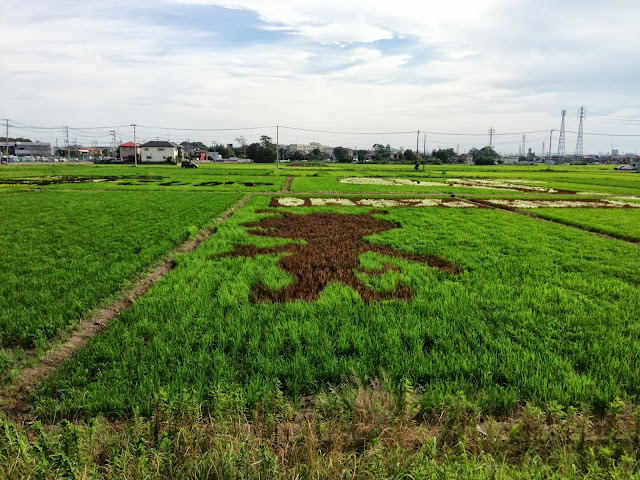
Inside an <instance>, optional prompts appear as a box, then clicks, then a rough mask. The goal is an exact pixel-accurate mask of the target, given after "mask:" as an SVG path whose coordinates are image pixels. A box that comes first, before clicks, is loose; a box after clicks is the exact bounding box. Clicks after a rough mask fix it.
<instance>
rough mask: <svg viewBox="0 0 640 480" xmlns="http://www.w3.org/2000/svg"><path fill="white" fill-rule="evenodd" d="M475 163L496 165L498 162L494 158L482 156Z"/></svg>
mask: <svg viewBox="0 0 640 480" xmlns="http://www.w3.org/2000/svg"><path fill="white" fill-rule="evenodd" d="M473 163H475V164H476V165H495V164H496V160H495V159H494V158H493V157H488V156H486V155H480V156H479V157H478V158H476V159H475V160H474V161H473Z"/></svg>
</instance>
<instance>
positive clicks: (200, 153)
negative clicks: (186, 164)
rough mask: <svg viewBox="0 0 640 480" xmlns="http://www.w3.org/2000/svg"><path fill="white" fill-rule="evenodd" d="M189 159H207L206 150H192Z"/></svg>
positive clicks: (202, 160)
mask: <svg viewBox="0 0 640 480" xmlns="http://www.w3.org/2000/svg"><path fill="white" fill-rule="evenodd" d="M189 156H190V157H191V160H198V161H200V162H204V161H205V160H206V159H207V151H206V150H194V151H193V152H191V153H190V155H189Z"/></svg>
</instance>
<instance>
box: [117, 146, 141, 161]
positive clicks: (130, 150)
mask: <svg viewBox="0 0 640 480" xmlns="http://www.w3.org/2000/svg"><path fill="white" fill-rule="evenodd" d="M134 152H136V153H137V154H138V160H140V154H141V153H142V150H141V149H140V144H139V143H133V142H127V143H123V144H122V145H120V157H121V158H123V159H124V160H125V162H133V161H134V160H135V158H134Z"/></svg>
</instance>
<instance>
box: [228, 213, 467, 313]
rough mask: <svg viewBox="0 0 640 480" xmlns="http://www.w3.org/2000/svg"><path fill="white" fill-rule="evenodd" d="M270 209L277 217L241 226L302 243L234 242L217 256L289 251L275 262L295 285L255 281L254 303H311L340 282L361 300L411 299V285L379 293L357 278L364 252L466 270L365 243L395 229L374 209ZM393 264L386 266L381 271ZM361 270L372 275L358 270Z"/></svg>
mask: <svg viewBox="0 0 640 480" xmlns="http://www.w3.org/2000/svg"><path fill="white" fill-rule="evenodd" d="M262 212H265V211H262ZM266 212H272V211H266ZM273 213H278V214H279V215H278V216H276V217H270V218H266V219H263V220H261V221H260V222H256V223H249V224H246V225H245V226H246V227H249V228H250V233H251V234H253V235H259V236H263V237H279V238H290V239H296V240H304V241H305V242H306V244H304V245H301V244H287V245H281V246H278V247H268V248H258V247H256V246H255V245H237V246H236V247H235V249H234V250H233V251H232V252H228V253H224V254H221V255H219V257H255V256H257V255H263V254H270V253H287V254H289V255H286V256H283V257H282V258H280V260H278V266H279V267H280V268H281V269H282V270H284V271H285V272H288V273H290V274H291V275H292V276H293V277H294V281H293V283H292V284H291V285H289V286H287V287H285V288H283V289H281V290H277V291H276V290H271V289H270V288H269V287H267V286H266V285H264V284H263V283H259V284H258V285H256V286H255V287H254V288H253V290H252V292H251V300H252V301H253V302H256V303H257V302H274V303H275V302H278V303H284V302H287V301H291V300H304V301H307V302H311V301H314V300H316V299H317V298H318V297H319V296H320V294H321V293H322V292H323V291H324V289H325V287H326V286H327V284H329V283H331V282H340V283H342V284H344V285H348V286H350V287H352V288H353V289H355V290H356V291H357V292H358V293H359V294H360V297H361V298H362V300H363V301H365V302H373V301H379V300H390V299H398V300H410V299H411V298H413V296H414V291H413V289H412V288H411V287H409V286H408V285H405V284H404V283H402V282H399V283H398V286H397V287H396V288H395V289H394V290H393V291H385V292H380V291H376V290H373V289H371V288H369V287H368V286H367V285H366V284H365V283H364V282H363V281H362V280H360V279H359V278H358V277H357V276H356V271H358V270H359V269H360V255H362V254H363V253H365V252H375V253H379V254H381V255H386V256H390V257H394V258H401V259H405V260H411V261H414V262H420V263H425V264H427V265H429V266H430V267H434V268H437V269H438V270H440V271H442V272H445V273H449V274H454V275H460V274H462V273H463V272H464V270H463V269H462V267H460V266H458V265H456V264H455V263H453V262H452V261H450V260H447V259H446V258H442V257H439V256H437V255H421V254H412V253H406V252H402V251H399V250H394V249H392V248H390V247H387V246H384V245H378V244H372V243H367V242H365V241H364V237H366V236H368V235H373V234H376V233H382V232H386V231H388V230H392V229H394V228H398V225H397V224H395V223H393V222H390V221H388V220H381V219H376V218H373V217H372V213H374V212H371V213H367V214H360V215H350V214H340V213H312V214H308V215H296V214H293V213H288V212H286V213H283V212H273ZM378 213H380V212H378ZM392 268H393V267H390V266H386V267H385V271H388V270H390V269H392ZM360 272H362V273H370V272H368V271H363V270H361V269H360ZM377 273H381V272H377Z"/></svg>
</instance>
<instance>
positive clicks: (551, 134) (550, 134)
mask: <svg viewBox="0 0 640 480" xmlns="http://www.w3.org/2000/svg"><path fill="white" fill-rule="evenodd" d="M554 130H555V128H552V129H551V132H549V155H547V156H548V157H549V160H551V139H552V138H553V131H554Z"/></svg>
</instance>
